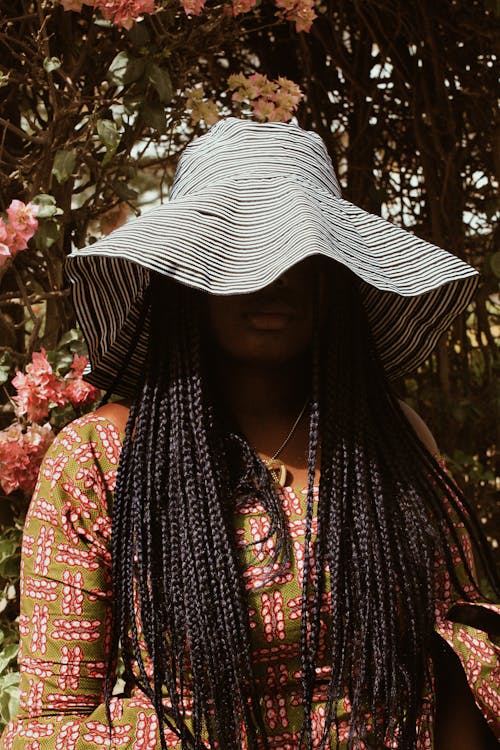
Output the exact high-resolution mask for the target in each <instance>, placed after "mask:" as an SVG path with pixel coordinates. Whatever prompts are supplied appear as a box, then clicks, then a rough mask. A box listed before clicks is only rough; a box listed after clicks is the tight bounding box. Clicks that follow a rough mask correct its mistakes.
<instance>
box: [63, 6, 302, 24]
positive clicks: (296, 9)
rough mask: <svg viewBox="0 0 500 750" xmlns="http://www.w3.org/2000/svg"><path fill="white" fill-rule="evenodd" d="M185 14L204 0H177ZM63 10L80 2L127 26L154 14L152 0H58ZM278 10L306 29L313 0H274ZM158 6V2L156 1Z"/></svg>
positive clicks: (238, 9) (245, 9)
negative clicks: (146, 15) (144, 16)
mask: <svg viewBox="0 0 500 750" xmlns="http://www.w3.org/2000/svg"><path fill="white" fill-rule="evenodd" d="M179 1H180V4H181V6H182V7H183V9H184V11H185V13H186V14H187V15H192V16H199V15H200V14H201V13H202V12H203V10H204V9H205V3H206V0H179ZM60 2H61V5H62V6H63V8H64V10H73V11H76V12H77V13H79V12H80V11H81V10H82V6H83V5H89V6H91V7H92V8H95V9H96V10H99V11H100V12H101V14H102V16H103V17H104V18H105V19H106V20H109V21H112V22H113V23H114V24H116V25H117V26H122V27H123V28H125V29H130V28H131V27H132V25H133V23H134V21H136V20H137V19H139V18H140V17H142V16H143V15H144V14H151V13H154V12H155V10H156V6H155V2H154V0H60ZM256 5H257V0H232V3H231V5H229V6H227V7H228V8H229V9H230V12H231V13H232V14H233V15H235V16H236V15H238V14H240V13H249V12H250V11H251V10H253V9H254V8H255V7H256ZM275 5H276V8H277V9H278V12H279V13H280V14H281V15H282V16H283V17H284V19H285V20H287V21H290V22H292V23H294V24H295V28H296V30H297V31H310V29H311V26H312V23H313V21H314V19H315V18H316V17H317V16H316V12H315V11H314V1H313V0H275ZM158 6H159V3H158Z"/></svg>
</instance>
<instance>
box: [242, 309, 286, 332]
mask: <svg viewBox="0 0 500 750" xmlns="http://www.w3.org/2000/svg"><path fill="white" fill-rule="evenodd" d="M294 317H295V311H294V309H293V308H292V307H291V306H290V305H288V304H284V303H283V302H265V303H264V302H262V303H260V304H257V305H255V306H253V307H252V309H250V310H248V311H246V312H245V314H244V318H245V319H246V320H247V322H248V323H249V324H250V326H251V327H252V328H253V329H254V330H257V331H281V330H284V329H285V328H287V326H288V325H289V324H290V321H291V320H292V318H294Z"/></svg>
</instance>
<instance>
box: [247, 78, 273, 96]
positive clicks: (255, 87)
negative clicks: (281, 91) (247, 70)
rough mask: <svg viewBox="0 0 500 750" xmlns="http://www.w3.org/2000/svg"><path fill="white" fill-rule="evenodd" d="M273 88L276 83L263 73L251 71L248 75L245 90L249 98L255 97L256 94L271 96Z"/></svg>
mask: <svg viewBox="0 0 500 750" xmlns="http://www.w3.org/2000/svg"><path fill="white" fill-rule="evenodd" d="M275 90H276V84H275V83H273V82H272V81H270V80H269V79H268V77H267V76H266V75H264V74H263V73H253V74H252V75H251V76H249V77H248V81H247V92H248V98H249V99H256V98H257V97H258V96H272V95H273V94H274V92H275Z"/></svg>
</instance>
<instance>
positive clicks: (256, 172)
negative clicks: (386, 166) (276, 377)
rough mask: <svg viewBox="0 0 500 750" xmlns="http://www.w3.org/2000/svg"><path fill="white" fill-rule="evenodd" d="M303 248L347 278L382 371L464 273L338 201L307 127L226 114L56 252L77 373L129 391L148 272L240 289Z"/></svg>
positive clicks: (450, 300) (437, 321)
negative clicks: (352, 280) (91, 234)
mask: <svg viewBox="0 0 500 750" xmlns="http://www.w3.org/2000/svg"><path fill="white" fill-rule="evenodd" d="M311 255H323V256H325V257H327V258H331V259H333V260H335V261H338V262H339V263H342V264H343V265H345V266H347V267H348V268H350V269H351V270H352V271H353V272H354V273H355V274H356V275H357V276H358V277H359V279H360V282H361V283H360V286H361V294H362V299H363V303H364V305H365V307H366V310H367V313H368V318H369V321H370V325H371V329H372V332H373V336H374V339H375V342H376V345H377V348H378V351H379V354H380V357H381V360H382V362H383V364H384V367H385V370H386V372H387V375H388V377H389V378H391V379H394V378H397V377H400V376H402V375H404V374H405V373H407V372H409V371H410V370H413V369H414V368H416V367H417V366H418V365H419V364H421V363H422V362H423V361H424V360H425V359H426V358H427V357H428V356H429V354H430V353H431V351H432V350H433V348H434V346H435V345H436V342H437V340H438V338H439V336H440V335H441V334H442V333H443V332H444V331H445V330H446V329H447V328H448V327H449V326H450V324H451V322H452V321H453V319H454V318H455V317H456V316H457V315H458V314H459V313H460V312H462V311H463V310H464V309H465V308H466V307H467V305H468V304H469V302H470V300H471V298H472V296H473V294H474V291H475V289H476V286H477V283H478V275H477V272H476V270H475V269H474V268H472V267H471V266H469V265H467V264H466V263H464V262H463V261H462V260H460V259H459V258H457V257H455V256H454V255H451V254H450V253H448V252H446V251H445V250H443V249H441V248H439V247H436V246H435V245H432V244H430V243H429V242H425V241H424V240H422V239H420V238H419V237H416V236H415V235H413V234H411V233H410V232H407V231H405V230H404V229H401V228H400V227H397V226H395V225H394V224H391V223H390V222H388V221H386V220H385V219H382V218H381V217H379V216H375V215H372V214H369V213H367V212H366V211H363V210H362V209H361V208H358V207H357V206H355V205H353V204H352V203H349V202H348V201H346V200H344V199H343V198H342V197H341V192H340V188H339V184H338V181H337V178H336V176H335V172H334V169H333V165H332V162H331V159H330V157H329V155H328V153H327V150H326V147H325V144H324V142H323V140H322V139H321V138H320V137H319V136H318V135H317V134H316V133H313V132H310V131H306V130H302V128H300V127H298V126H297V125H293V124H286V123H274V122H273V123H257V122H252V121H250V120H239V119H236V118H228V119H225V120H221V121H220V122H218V123H217V124H216V125H214V126H213V127H212V128H211V129H210V130H209V131H208V132H207V133H206V134H205V135H203V136H201V137H199V138H198V139H196V140H194V141H193V142H191V143H190V144H189V145H188V146H187V147H186V148H185V150H184V151H183V153H182V155H181V157H180V160H179V164H178V168H177V172H176V175H175V180H174V183H173V186H172V191H171V198H170V200H169V201H168V202H167V203H165V204H163V205H160V206H158V207H157V208H154V209H152V210H150V211H148V212H147V213H145V214H143V215H142V216H140V217H139V218H136V219H134V220H132V221H130V222H129V223H127V224H125V225H124V226H122V227H120V228H118V229H116V230H115V231H113V232H112V233H111V234H109V235H108V236H106V237H103V238H102V239H100V240H98V241H97V242H95V243H94V244H93V245H90V246H88V247H85V248H82V249H80V250H75V251H73V252H72V253H71V255H70V256H69V257H68V260H67V264H66V272H67V276H68V279H69V281H70V283H71V289H72V298H73V303H74V306H75V309H76V314H77V318H78V321H79V324H80V326H81V328H82V330H83V333H84V336H85V339H86V341H87V344H88V347H89V356H90V365H91V370H90V372H89V373H88V374H87V376H86V377H87V379H88V380H89V381H90V382H91V383H93V384H94V385H96V386H98V387H100V388H103V389H107V388H108V387H109V386H110V385H111V384H112V383H114V382H115V380H116V374H117V372H121V376H120V379H119V381H118V383H117V384H116V388H115V391H116V392H117V393H119V394H121V395H124V396H131V395H133V393H134V392H135V389H136V386H137V383H138V382H139V379H140V377H141V375H142V373H143V370H144V360H145V352H146V347H147V336H148V328H149V326H148V324H147V321H145V324H144V327H143V330H142V332H141V335H140V337H139V339H138V341H137V345H136V346H135V348H134V351H132V352H131V351H130V348H131V340H132V337H133V335H134V332H135V330H136V327H137V321H138V317H139V314H140V311H141V307H142V305H141V303H142V299H143V295H144V292H145V289H146V288H147V286H148V284H149V277H150V272H151V271H156V272H158V273H161V274H164V275H166V276H168V277H170V278H171V279H174V280H175V281H177V282H179V283H181V284H186V285H188V286H190V287H194V288H196V289H200V290H203V291H204V292H209V293H212V294H224V295H226V294H241V293H249V292H255V291H257V290H259V289H261V288H263V287H265V286H267V285H268V284H270V283H271V282H273V281H274V280H275V279H277V278H278V277H279V276H280V275H281V274H283V273H284V272H285V271H286V270H287V269H289V268H290V267H291V266H293V265H295V264H296V263H299V262H300V261H301V260H304V259H305V258H307V257H309V256H311ZM125 363H126V366H125Z"/></svg>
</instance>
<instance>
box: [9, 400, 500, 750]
mask: <svg viewBox="0 0 500 750" xmlns="http://www.w3.org/2000/svg"><path fill="white" fill-rule="evenodd" d="M122 438H123V436H122V435H120V434H119V433H118V432H117V431H116V429H115V428H114V426H113V425H112V424H111V423H110V422H109V421H108V420H107V419H106V418H105V417H101V416H96V415H87V416H85V417H82V418H80V419H77V420H76V421H75V422H73V423H72V424H70V425H68V426H67V427H66V428H65V429H64V430H62V431H61V433H60V434H59V435H58V437H57V438H56V440H55V442H54V443H53V445H52V447H51V448H50V450H49V452H48V453H47V455H46V457H45V460H44V463H43V465H42V468H41V471H40V475H39V479H38V484H37V487H36V490H35V493H34V496H33V499H32V502H31V504H30V508H29V512H28V516H27V519H26V526H25V529H24V535H23V549H22V571H21V589H22V591H21V616H20V621H19V628H20V633H21V651H20V656H19V665H20V670H21V703H20V709H19V713H18V716H17V717H16V718H15V719H14V720H13V721H11V722H10V724H9V725H8V726H7V727H6V729H5V731H4V733H3V735H2V738H1V739H0V750H94V749H95V748H96V747H108V748H109V747H112V748H119V749H120V750H155V749H156V748H159V747H160V743H159V739H158V723H157V718H156V714H155V712H154V710H153V708H152V706H151V704H150V703H149V701H148V699H147V698H146V697H145V696H144V695H143V693H141V691H140V690H138V689H135V690H133V691H132V693H131V695H130V696H129V697H124V696H123V695H120V696H115V697H114V698H113V699H112V717H113V734H112V738H113V739H112V743H111V745H110V740H109V729H108V724H107V720H106V714H105V706H104V703H103V692H102V691H103V679H104V676H105V672H106V663H107V653H108V648H109V638H110V612H111V607H110V598H111V556H110V532H111V520H110V515H109V508H110V507H111V503H112V495H113V489H114V483H115V477H116V470H117V465H118V458H119V453H120V448H121V440H122ZM280 494H281V497H280V500H281V502H282V506H283V509H284V512H285V513H286V516H287V519H288V523H289V527H290V535H291V539H292V542H293V555H292V559H291V563H290V566H289V568H288V570H286V571H285V572H284V573H283V575H282V576H281V577H280V578H279V579H276V580H274V581H273V582H272V583H271V584H269V583H266V584H265V585H262V574H263V562H264V561H265V560H266V557H267V553H268V552H269V550H270V545H271V544H272V541H271V540H270V541H269V542H266V543H265V545H262V544H260V545H253V546H252V545H251V546H246V548H245V549H244V545H245V543H246V542H249V541H252V540H257V539H259V538H262V537H263V536H265V534H266V532H267V529H268V526H267V523H268V522H267V520H266V516H265V514H264V512H263V508H262V507H260V506H258V505H256V504H254V505H253V506H252V505H249V504H246V505H245V506H241V507H239V508H237V509H236V514H235V533H236V536H237V540H238V545H239V547H240V548H241V550H240V551H241V554H242V555H244V569H245V572H244V576H245V584H246V589H247V594H248V604H249V611H250V622H251V628H252V648H253V657H254V665H255V674H256V679H257V681H258V684H259V687H260V690H261V695H262V706H263V710H264V717H265V722H266V728H267V731H268V735H269V737H270V744H271V747H272V748H275V749H276V750H293V749H294V748H296V747H297V739H298V736H299V732H300V727H301V723H302V715H303V714H302V707H301V692H300V618H301V586H302V569H303V556H304V532H305V497H304V492H303V491H302V492H301V491H295V490H294V489H292V488H290V487H287V488H284V489H283V490H282V491H281V493H280ZM460 531H461V533H463V529H461V530H460ZM313 538H314V528H313ZM263 546H265V548H263ZM437 573H438V575H437V581H438V583H437V585H438V606H437V610H436V631H437V632H438V633H439V634H440V635H441V636H442V637H443V638H444V639H445V640H446V641H447V642H448V643H449V644H450V646H451V647H452V648H453V650H454V651H455V653H456V654H458V656H459V657H460V660H461V663H462V666H463V668H464V670H465V673H466V676H467V680H468V682H469V686H470V688H471V690H472V692H473V694H474V698H475V700H476V703H477V705H478V707H479V708H480V710H481V711H482V713H483V715H484V716H485V717H486V719H487V721H488V722H489V723H490V726H491V727H492V729H493V730H494V731H497V732H498V729H499V727H498V724H496V722H497V720H498V717H499V715H500V697H499V694H498V692H497V688H498V685H499V679H498V678H499V667H498V649H496V648H495V646H494V645H493V644H492V643H491V642H490V641H489V640H488V636H487V634H486V633H485V632H483V631H482V630H479V629H475V628H473V627H470V626H467V625H463V624H460V623H454V622H451V621H450V620H448V619H447V618H446V614H447V611H448V610H449V608H450V607H451V606H452V604H454V603H456V602H457V597H456V596H454V595H453V591H452V587H451V584H450V581H449V579H448V577H447V575H446V573H445V572H444V568H443V567H442V566H438V570H437ZM457 573H458V575H459V576H462V578H463V575H464V574H463V570H461V565H460V564H459V561H458V558H457ZM327 604H328V602H327V600H326V599H325V606H324V607H323V609H324V614H323V616H324V618H325V617H327V616H328V615H327V614H325V613H327V612H328V606H327ZM467 606H468V607H480V606H486V605H481V604H480V603H479V602H478V603H477V604H468V605H467ZM322 627H323V633H324V632H326V619H323V623H322ZM325 653H327V650H326V648H325V639H324V638H322V639H321V643H320V653H319V659H318V668H317V675H318V687H317V690H316V693H315V695H314V704H313V705H314V714H313V744H314V746H315V747H317V746H318V743H319V737H320V736H321V729H322V723H323V721H324V700H325V685H326V678H327V676H328V671H329V667H328V663H327V661H326V657H325ZM322 678H323V679H322ZM429 701H430V705H429V711H428V712H427V713H428V716H429V721H428V726H426V730H425V738H424V740H423V743H422V744H421V747H422V748H432V747H433V738H432V716H433V703H432V696H431V697H430V698H429ZM187 709H188V712H187V715H189V706H187ZM348 728H349V703H348V701H347V700H345V701H343V702H342V703H341V705H340V707H339V730H340V736H339V741H340V748H342V750H345V747H346V737H347V732H348ZM166 737H167V743H168V746H169V748H172V750H177V749H178V748H179V742H178V741H177V738H176V736H175V735H174V733H173V732H171V731H170V730H168V729H167V730H166ZM390 746H391V747H393V746H394V745H390ZM331 747H332V748H334V747H335V738H334V737H333V736H332V740H331ZM368 747H369V745H368V744H367V745H366V748H368Z"/></svg>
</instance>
